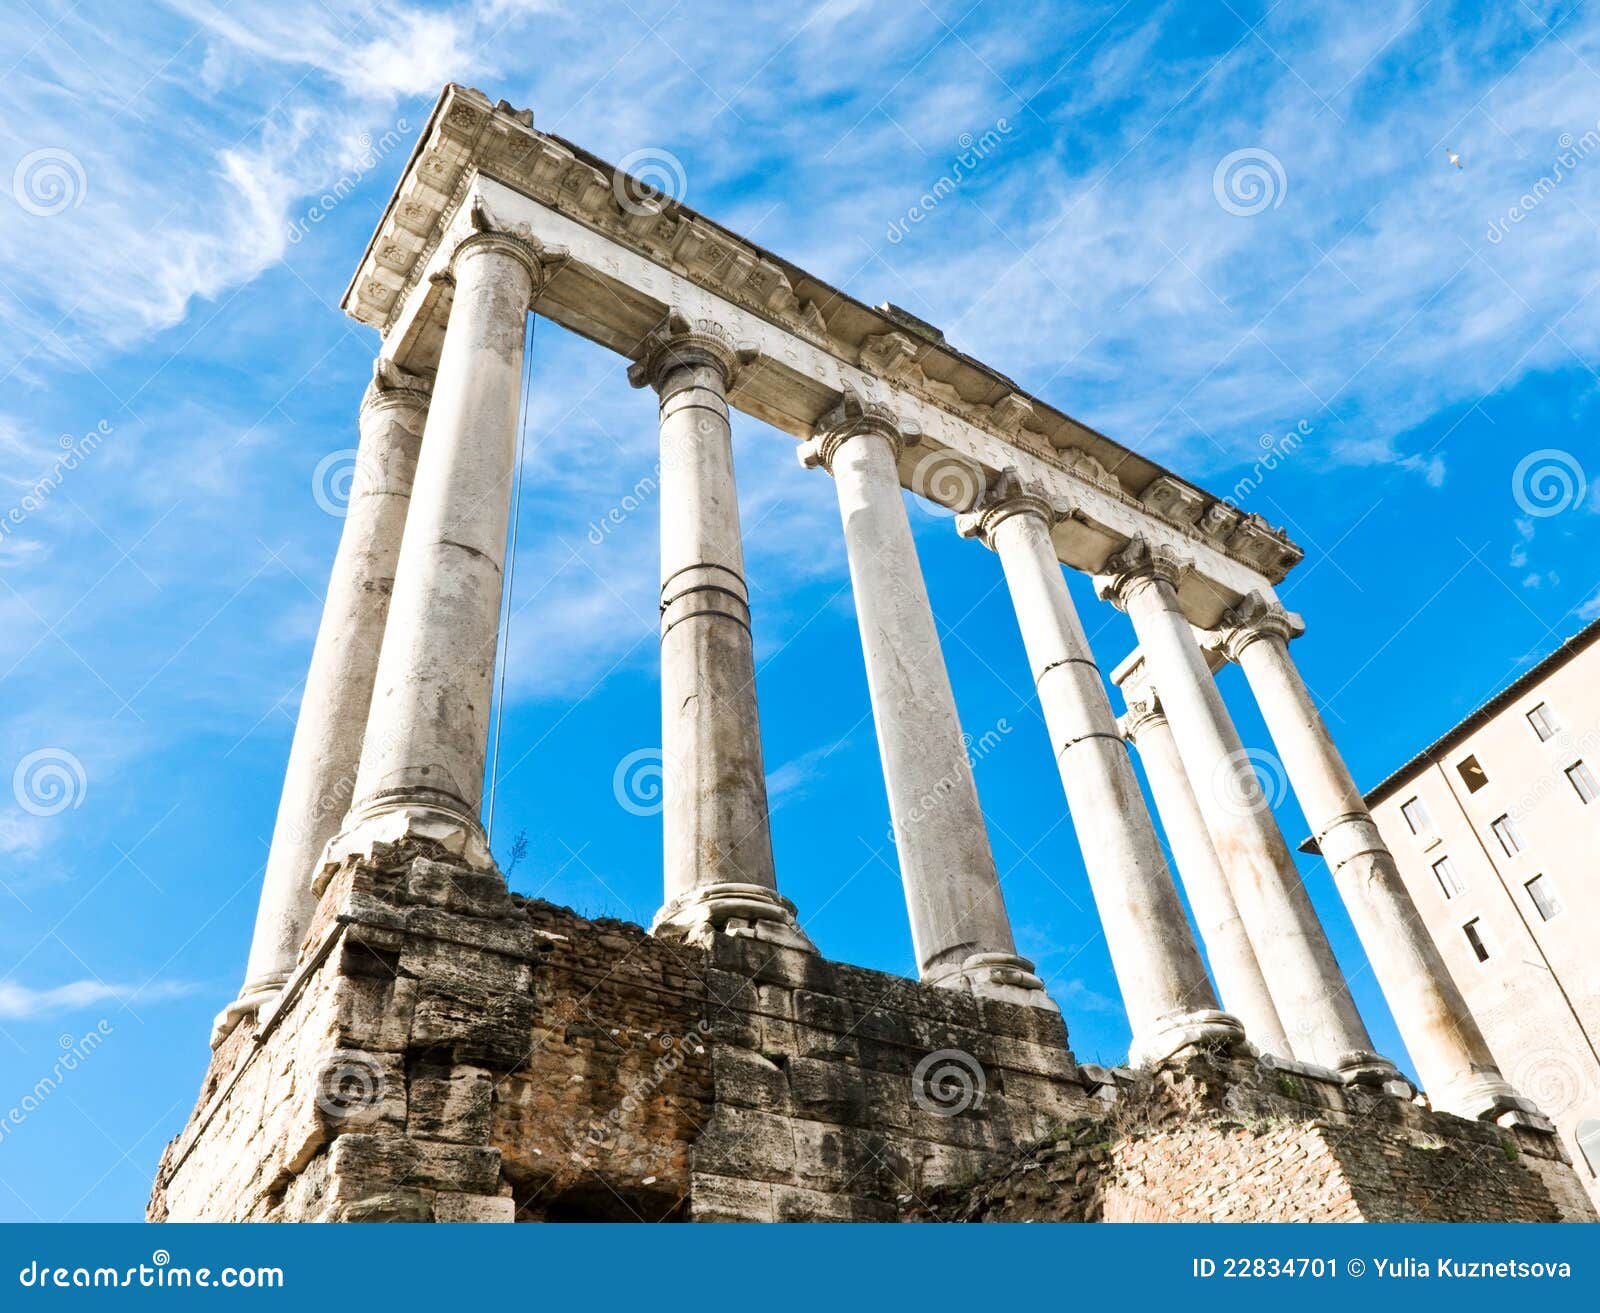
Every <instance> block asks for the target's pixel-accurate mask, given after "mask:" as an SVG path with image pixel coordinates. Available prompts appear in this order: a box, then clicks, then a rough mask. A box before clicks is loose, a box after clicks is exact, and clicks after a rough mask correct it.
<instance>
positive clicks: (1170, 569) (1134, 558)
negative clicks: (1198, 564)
mask: <svg viewBox="0 0 1600 1313" xmlns="http://www.w3.org/2000/svg"><path fill="white" fill-rule="evenodd" d="M1193 568H1194V562H1193V561H1191V560H1190V559H1189V558H1188V557H1186V556H1184V555H1183V554H1182V553H1181V552H1179V551H1178V550H1177V549H1176V548H1175V547H1171V546H1169V545H1168V544H1166V543H1157V542H1151V541H1150V540H1149V539H1148V538H1146V537H1145V536H1144V535H1143V534H1140V535H1138V536H1137V537H1134V538H1130V539H1129V540H1128V541H1127V543H1126V544H1124V545H1123V547H1122V548H1121V550H1119V551H1118V552H1116V553H1115V554H1114V555H1112V556H1110V557H1108V558H1107V560H1106V563H1105V565H1104V566H1103V567H1102V568H1101V572H1100V574H1099V575H1098V576H1097V577H1096V579H1095V590H1096V591H1097V592H1098V593H1099V594H1100V597H1101V599H1102V600H1104V601H1107V602H1110V603H1111V604H1112V605H1113V606H1114V607H1116V608H1117V609H1118V610H1119V611H1126V610H1127V609H1128V605H1127V603H1128V599H1129V598H1130V597H1131V596H1132V595H1133V594H1134V593H1135V592H1136V591H1138V589H1140V588H1141V587H1143V586H1145V585H1147V584H1151V583H1166V584H1170V585H1172V587H1174V588H1176V587H1177V586H1178V583H1179V581H1180V580H1181V579H1182V578H1183V576H1184V575H1186V574H1187V573H1188V572H1189V571H1190V570H1192V569H1193Z"/></svg>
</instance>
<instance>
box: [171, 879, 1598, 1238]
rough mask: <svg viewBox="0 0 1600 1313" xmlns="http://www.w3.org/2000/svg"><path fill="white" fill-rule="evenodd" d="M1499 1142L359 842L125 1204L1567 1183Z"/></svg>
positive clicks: (1364, 1203)
mask: <svg viewBox="0 0 1600 1313" xmlns="http://www.w3.org/2000/svg"><path fill="white" fill-rule="evenodd" d="M1385 1119H1387V1122H1386V1121H1385ZM1388 1122H1392V1123H1394V1124H1393V1125H1388V1124H1387V1123H1388ZM1375 1126H1376V1127H1378V1130H1379V1132H1380V1133H1373V1128H1374V1127H1375ZM1356 1127H1360V1128H1361V1130H1362V1134H1359V1135H1356V1134H1351V1133H1350V1132H1351V1130H1352V1129H1353V1128H1356ZM1419 1137H1421V1139H1420V1140H1419ZM1429 1137H1431V1139H1432V1140H1437V1141H1438V1143H1437V1145H1432V1146H1431V1147H1428V1146H1425V1145H1424V1144H1423V1143H1422V1140H1427V1139H1429ZM1430 1143H1431V1142H1430ZM1507 1143H1508V1138H1507V1136H1506V1133H1504V1132H1501V1131H1500V1130H1498V1129H1497V1128H1494V1127H1486V1126H1481V1125H1479V1124H1477V1123H1465V1122H1458V1121H1457V1120H1456V1119H1453V1118H1439V1117H1435V1116H1434V1115H1433V1114H1431V1113H1429V1112H1426V1111H1425V1110H1423V1109H1418V1108H1412V1107H1411V1105H1406V1104H1400V1103H1396V1101H1394V1100H1392V1099H1385V1098H1383V1097H1382V1096H1378V1095H1367V1094H1361V1093H1359V1092H1357V1093H1350V1092H1346V1091H1344V1090H1343V1088H1342V1087H1339V1088H1337V1089H1329V1088H1328V1087H1323V1086H1319V1085H1318V1084H1317V1082H1314V1081H1307V1080H1303V1079H1300V1078H1293V1077H1290V1076H1288V1075H1286V1074H1284V1073H1281V1072H1278V1073H1270V1072H1266V1071H1265V1070H1264V1069H1263V1068H1261V1067H1260V1066H1259V1065H1258V1064H1256V1063H1255V1062H1253V1061H1242V1062H1225V1061H1218V1062H1208V1061H1203V1062H1200V1063H1197V1064H1190V1065H1189V1066H1187V1067H1185V1068H1183V1069H1178V1070H1168V1071H1164V1072H1162V1073H1160V1074H1159V1075H1158V1076H1157V1077H1156V1078H1154V1079H1151V1078H1144V1077H1140V1078H1135V1077H1133V1076H1132V1075H1131V1073H1120V1074H1117V1073H1107V1072H1104V1071H1102V1070H1099V1069H1091V1068H1079V1067H1078V1066H1077V1065H1076V1064H1075V1063H1074V1061H1073V1058H1072V1055H1071V1053H1070V1052H1069V1050H1068V1047H1067V1036H1066V1030H1065V1027H1064V1026H1063V1024H1062V1022H1061V1019H1060V1017H1058V1016H1056V1015H1055V1014H1054V1013H1050V1012H1042V1011H1039V1010H1038V1009H1033V1008H1023V1007H1017V1006H1014V1005H1010V1004H1004V1003H995V1002H990V1001H986V1000H985V1001H980V1000H978V999H975V998H973V997H971V996H970V995H966V994H962V993H957V992H954V991H948V990H939V989H932V988H929V987H926V986H923V985H921V984H918V983H916V982H913V981H909V980H905V979H902V978H900V977H896V976H890V975H885V974H883V973H881V972H875V971H867V970H863V969H861V968H857V967H851V966H845V965H842V964H838V963H832V962H826V961H823V960H822V959H820V958H817V957H815V956H813V955H810V954H805V953H798V952H795V951H794V950H791V949H786V948H783V947H780V946H776V945H772V944H769V943H765V942H763V941H758V940H754V939H747V938H735V937H730V936H726V935H719V936H717V938H716V940H715V943H714V945H713V947H712V948H710V949H702V948H697V947H692V946H687V945H682V944H673V943H668V942H664V941H662V940H658V939H653V938H651V937H650V936H648V935H647V934H645V933H644V931H643V930H641V929H640V928H639V927H638V926H634V925H630V924H627V923H624V922H619V921H604V920H602V921H591V920H587V919H585V918H582V917H579V916H578V915H576V914H575V913H573V912H571V911H569V910H567V909H564V908H559V907H555V906H552V905H551V904H548V903H544V902H539V901H535V900H529V899H525V898H521V897H518V896H515V895H512V894H509V893H507V892H506V889H505V886H504V883H503V882H502V881H501V880H500V878H499V877H498V876H497V875H494V874H477V873H473V872H469V871H466V870H464V869H462V868H460V867H458V866H454V865H452V864H451V863H450V862H449V861H448V860H445V859H444V857H443V854H441V853H438V852H427V851H419V850H415V849H407V850H404V851H388V850H384V851H380V853H379V854H378V855H377V857H376V858H374V859H372V860H365V861H360V860H352V861H349V862H347V863H346V864H345V865H344V866H343V867H342V868H340V869H339V870H338V871H337V872H335V873H334V875H333V877H332V879H331V880H330V882H329V884H328V887H327V889H326V891H325V892H324V894H323V896H322V900H321V904H320V906H319V908H318V913H317V918H316V921H315V923H314V925H313V926H312V929H311V931H310V933H309V934H308V936H307V940H306V944H305V947H304V948H303V950H302V955H301V966H300V970H299V972H298V974H297V976H296V979H295V981H294V982H292V984H291V986H290V988H289V990H288V991H287V992H286V995H285V999H284V1001H283V1003H282V1004H281V1005H280V1007H279V1008H278V1010H277V1011H276V1012H275V1013H272V1014H264V1015H263V1017H262V1018H260V1019H259V1020H258V1021H257V1022H255V1023H250V1022H247V1023H245V1024H243V1025H241V1026H240V1027H239V1028H238V1029H237V1030H236V1031H235V1032H234V1033H233V1034H232V1035H231V1036H229V1038H228V1039H227V1040H226V1041H224V1043H223V1044H222V1045H221V1046H220V1047H219V1048H218V1049H217V1051H216V1053H215V1054H214V1055H213V1060H212V1064H211V1068H210V1070H209V1072H208V1073H207V1076H206V1080H205V1084H204V1087H203V1089H202V1091H201V1097H200V1100H199V1103H198V1105H197V1107H196V1109H195V1112H194V1114H193V1116H192V1117H191V1119H190V1121H189V1124H188V1126H187V1127H186V1128H185V1129H184V1131H183V1133H182V1134H181V1135H180V1136H179V1137H178V1138H177V1139H176V1140H174V1141H173V1142H172V1144H171V1145H169V1146H168V1148H167V1151H166V1154H165V1155H164V1156H163V1159H162V1164H161V1168H160V1171H159V1173H158V1178H157V1181H156V1184H155V1188H154V1191H153V1193H152V1196H151V1201H150V1206H149V1216H150V1217H151V1218H152V1219H153V1220H166V1219H171V1220H237V1221H294V1220H330V1221H331V1220H397V1221H399V1220H415V1221H428V1220H437V1221H512V1220H520V1221H541V1220H617V1221H632V1220H645V1221H657V1220H694V1221H717V1220H760V1221H767V1220H777V1221H806V1220H856V1221H867V1220H884V1221H887V1220H895V1219H898V1218H902V1217H955V1216H963V1217H971V1218H974V1219H977V1218H987V1217H996V1218H1001V1217H1010V1216H1016V1217H1019V1218H1020V1217H1022V1216H1030V1215H1037V1216H1040V1217H1049V1218H1059V1219H1060V1220H1068V1219H1069V1218H1070V1219H1079V1218H1082V1219H1086V1220H1087V1219H1092V1218H1101V1217H1103V1218H1106V1219H1108V1220H1136V1219H1142V1218H1150V1219H1153V1220H1154V1219H1159V1220H1189V1219H1192V1220H1206V1219H1211V1218H1217V1217H1226V1218H1235V1217H1237V1218H1240V1219H1245V1218H1249V1219H1257V1218H1271V1219H1273V1220H1289V1219H1291V1218H1307V1219H1309V1218H1317V1219H1327V1220H1332V1219H1335V1218H1352V1219H1354V1218H1357V1217H1379V1216H1382V1217H1383V1218H1384V1219H1385V1220H1388V1219H1389V1218H1391V1217H1397V1216H1411V1217H1417V1218H1421V1217H1424V1216H1433V1215H1435V1214H1437V1213H1439V1212H1440V1211H1441V1210H1446V1211H1450V1213H1451V1215H1452V1216H1454V1215H1461V1216H1471V1217H1479V1216H1484V1215H1487V1214H1493V1213H1494V1210H1500V1211H1501V1215H1505V1216H1527V1217H1530V1218H1532V1217H1535V1216H1538V1217H1541V1218H1543V1217H1546V1216H1549V1217H1552V1218H1553V1217H1554V1216H1557V1215H1578V1214H1577V1213H1576V1212H1575V1211H1574V1210H1575V1209H1576V1208H1577V1206H1578V1205H1577V1204H1574V1203H1573V1202H1572V1199H1570V1198H1568V1197H1567V1196H1569V1195H1571V1196H1575V1197H1576V1199H1577V1200H1578V1201H1579V1203H1581V1201H1582V1193H1581V1188H1580V1187H1578V1186H1577V1183H1576V1178H1575V1177H1574V1176H1573V1174H1572V1173H1571V1171H1570V1169H1569V1168H1566V1167H1565V1166H1564V1165H1562V1164H1560V1163H1548V1162H1540V1161H1536V1160H1535V1159H1533V1158H1532V1157H1531V1156H1530V1154H1529V1153H1527V1152H1523V1151H1516V1152H1509V1153H1508V1151H1507V1149H1506V1147H1505V1146H1506V1144H1507ZM1533 1149H1534V1151H1540V1146H1538V1145H1534V1146H1533ZM1442 1164H1449V1165H1451V1167H1452V1168H1453V1170H1454V1173H1455V1174H1454V1176H1453V1177H1451V1178H1450V1179H1451V1180H1452V1181H1453V1185H1452V1186H1451V1188H1449V1189H1443V1188H1442V1183H1443V1182H1444V1181H1445V1179H1446V1172H1445V1168H1444V1167H1443V1166H1441V1165H1442ZM1583 1206H1584V1207H1587V1205H1583ZM1564 1209H1565V1210H1566V1212H1565V1214H1564V1213H1563V1210H1564ZM1430 1210H1431V1211H1430Z"/></svg>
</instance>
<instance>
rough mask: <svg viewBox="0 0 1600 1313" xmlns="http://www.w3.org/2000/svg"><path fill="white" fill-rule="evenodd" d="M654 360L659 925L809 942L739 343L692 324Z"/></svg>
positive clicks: (701, 934) (666, 930)
mask: <svg viewBox="0 0 1600 1313" xmlns="http://www.w3.org/2000/svg"><path fill="white" fill-rule="evenodd" d="M645 363H646V370H645V371H644V372H647V373H649V374H651V375H653V378H654V382H655V386H656V389H657V391H658V392H659V393H660V397H661V745H662V761H663V770H662V802H663V811H662V824H663V836H662V843H663V850H664V857H665V902H664V905H663V906H662V908H661V910H660V912H659V913H658V914H657V916H656V921H655V925H654V927H653V928H654V930H655V932H656V933H658V934H666V935H670V936H673V937H682V938H687V939H690V940H692V941H694V942H704V940H705V938H706V937H707V936H708V935H709V934H710V933H711V932H712V931H715V930H723V931H726V932H728V933H732V934H739V935H746V936H751V937H755V938H762V939H771V940H774V941H777V942H781V943H787V944H789V945H790V946H792V947H797V948H806V949H810V948H811V944H810V941H809V940H807V939H806V938H805V936H804V935H803V934H801V933H800V931H799V928H798V927H797V926H796V924H795V919H794V908H793V906H792V905H791V904H789V903H788V902H786V901H785V900H784V899H782V898H780V897H779V896H778V892H777V889H778V882H777V876H776V874H775V873H774V870H773V861H772V837H771V832H770V828H769V823H768V816H767V785H766V773H765V771H764V769H763V766H762V757H761V728H760V719H759V716H758V713H757V708H756V684H755V656H754V652H753V649H752V643H751V636H750V599H749V592H748V590H747V588H746V586H745V577H744V550H743V546H742V544H741V541H740V532H739V504H738V493H737V490H736V488H735V484H734V476H733V441H732V433H731V430H730V428H729V424H728V405H727V399H726V395H725V391H726V386H727V380H728V378H729V376H730V375H731V374H732V372H733V368H734V353H733V352H732V351H731V349H729V348H728V347H727V346H726V345H725V344H724V343H723V342H722V341H721V340H720V339H719V338H718V337H717V336H716V335H714V334H712V333H710V332H700V333H680V334H676V335H667V336H663V338H662V339H661V340H659V341H657V342H656V343H655V344H654V346H653V348H652V350H651V351H650V352H649V355H648V357H647V360H646V362H645Z"/></svg>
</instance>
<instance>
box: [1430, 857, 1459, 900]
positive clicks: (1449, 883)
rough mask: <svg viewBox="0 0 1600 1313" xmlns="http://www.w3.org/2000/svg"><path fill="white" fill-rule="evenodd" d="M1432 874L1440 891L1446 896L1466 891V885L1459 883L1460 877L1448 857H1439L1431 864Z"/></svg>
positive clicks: (1449, 896)
mask: <svg viewBox="0 0 1600 1313" xmlns="http://www.w3.org/2000/svg"><path fill="white" fill-rule="evenodd" d="M1433 875H1434V878H1435V879H1436V880H1438V882H1439V889H1440V892H1442V893H1443V894H1444V896H1445V897H1446V898H1454V897H1456V896H1457V895H1458V894H1463V893H1465V892H1466V886H1465V885H1463V884H1462V883H1461V877H1460V876H1458V875H1457V874H1456V867H1455V863H1454V862H1452V861H1451V860H1450V859H1449V858H1448V857H1441V858H1440V859H1439V860H1438V861H1436V862H1435V863H1434V864H1433Z"/></svg>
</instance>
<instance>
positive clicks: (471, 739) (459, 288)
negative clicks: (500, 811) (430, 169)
mask: <svg viewBox="0 0 1600 1313" xmlns="http://www.w3.org/2000/svg"><path fill="white" fill-rule="evenodd" d="M450 272H451V274H452V276H453V278H454V281H455V296H454V300H453V302H452V304H451V308H450V320H449V325H448V327H447V328H446V331H445V338H444V346H443V349H442V351H441V353H440V357H439V370H438V375H437V377H436V379H435V381H434V389H433V405H432V407H431V409H430V411H429V414H428V424H427V429H426V432H425V433H424V436H423V443H422V454H421V457H420V458H419V460H418V462H417V477H416V486H415V488H414V490H413V493H412V499H411V511H410V514H409V515H408V516H407V519H406V528H405V537H404V539H403V540H402V542H401V545H400V560H399V564H398V567H397V570H396V577H395V587H394V600H393V601H392V602H391V603H390V606H389V623H388V626H387V628H386V629H385V631H384V636H383V652H382V655H381V656H380V658H379V660H378V674H377V679H376V682H375V684H374V686H373V692H372V711H371V715H370V716H369V717H368V721H367V732H366V740H365V743H364V745H363V748H362V754H361V768H360V770H359V772H358V773H357V777H356V788H355V802H354V804H353V806H352V808H351V812H350V816H349V818H348V819H347V822H346V825H345V829H344V832H343V833H342V834H341V835H339V836H336V837H335V839H334V840H333V841H332V842H331V843H330V845H329V849H328V851H327V853H326V854H325V856H326V858H328V859H336V858H337V857H339V856H341V855H342V854H343V853H345V852H349V851H361V850H366V849H370V847H371V844H372V843H373V842H375V841H380V840H381V841H384V842H388V843H394V842H398V841H399V840H401V839H404V838H408V837H411V838H419V839H426V840H431V841H433V842H436V843H439V844H441V845H443V846H444V847H445V848H446V849H447V850H448V851H450V852H453V853H455V854H456V855H458V856H459V857H461V858H462V859H463V860H464V861H466V862H468V863H470V864H472V865H475V866H479V867H484V868H492V867H493V865H494V861H493V858H492V857H491V856H490V854H489V847H488V843H487V841H486V838H485V835H484V832H483V826H482V824H481V823H480V821H479V819H478V809H479V805H480V803H481V800H482V795H483V766H484V754H485V751H486V749H487V745H488V737H489V704H490V700H491V697H492V694H493V679H494V660H495V648H496V644H497V641H498V637H499V627H500V601H501V592H502V585H503V582H504V580H503V569H504V564H505V548H506V528H507V525H508V523H509V521H510V513H511V484H512V474H513V472H514V468H515V464H516V454H517V411H518V404H519V401H520V399H521V391H522V360H523V336H524V333H525V330H526V324H527V314H528V308H529V305H530V304H531V302H532V299H533V294H534V291H535V289H536V287H538V285H539V282H540V276H541V271H540V266H539V260H538V253H537V251H536V250H535V249H534V247H533V246H532V245H531V244H530V243H528V242H526V241H523V240H522V239H520V238H517V237H513V236H510V235H508V234H504V233H498V232H475V233H473V234H471V235H470V236H468V237H466V238H465V239H464V240H462V242H461V243H460V245H459V246H457V248H456V250H455V253H454V255H453V256H452V257H451V261H450Z"/></svg>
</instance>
